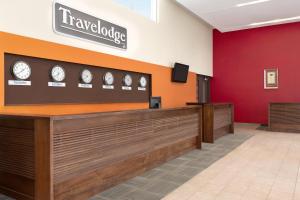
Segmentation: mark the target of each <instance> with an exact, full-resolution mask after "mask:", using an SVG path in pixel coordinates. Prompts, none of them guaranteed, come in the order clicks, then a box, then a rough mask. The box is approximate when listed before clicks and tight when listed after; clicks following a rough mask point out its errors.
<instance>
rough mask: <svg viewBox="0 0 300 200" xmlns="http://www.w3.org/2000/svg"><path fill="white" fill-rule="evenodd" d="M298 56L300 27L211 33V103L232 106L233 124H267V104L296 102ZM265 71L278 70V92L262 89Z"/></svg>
mask: <svg viewBox="0 0 300 200" xmlns="http://www.w3.org/2000/svg"><path fill="white" fill-rule="evenodd" d="M299 52H300V23H290V24H284V25H276V26H269V27H264V28H256V29H249V30H242V31H234V32H227V33H220V32H219V31H217V30H214V32H213V55H214V58H213V63H214V64H213V65H214V77H213V79H212V86H211V87H212V91H211V95H212V100H213V101H215V102H233V103H234V105H235V121H237V122H248V123H267V121H268V104H269V103H270V102H299V101H300V93H299V88H300V79H299V77H300V76H299V74H300V59H299ZM265 68H278V71H279V88H278V89H274V90H266V89H264V69H265Z"/></svg>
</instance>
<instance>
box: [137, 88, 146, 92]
mask: <svg viewBox="0 0 300 200" xmlns="http://www.w3.org/2000/svg"><path fill="white" fill-rule="evenodd" d="M138 90H139V91H146V88H144V87H138Z"/></svg>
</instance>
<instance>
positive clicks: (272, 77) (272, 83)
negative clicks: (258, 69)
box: [264, 69, 278, 89]
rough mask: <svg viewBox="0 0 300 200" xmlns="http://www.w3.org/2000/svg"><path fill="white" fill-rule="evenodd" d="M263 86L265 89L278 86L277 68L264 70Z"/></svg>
mask: <svg viewBox="0 0 300 200" xmlns="http://www.w3.org/2000/svg"><path fill="white" fill-rule="evenodd" d="M264 88H265V89H277V88H278V69H265V70H264Z"/></svg>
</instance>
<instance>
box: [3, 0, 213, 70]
mask: <svg viewBox="0 0 300 200" xmlns="http://www.w3.org/2000/svg"><path fill="white" fill-rule="evenodd" d="M59 2H61V3H63V4H65V5H67V6H70V7H72V8H74V9H77V10H81V11H84V12H87V13H88V14H91V15H94V16H96V17H98V18H102V19H105V20H108V21H111V22H113V23H116V24H119V25H121V26H123V27H126V28H127V31H128V49H127V50H126V51H124V50H119V49H115V48H111V47H107V46H104V45H101V44H97V43H93V42H89V41H84V40H78V39H75V38H70V37H66V36H62V35H58V34H56V33H54V31H53V29H52V4H53V2H52V0H1V1H0V31H3V32H9V33H14V34H18V35H24V36H28V37H33V38H37V39H42V40H47V41H51V42H56V43H60V44H65V45H69V46H75V47H80V48H84V49H89V50H93V51H97V52H104V53H108V54H112V55H118V56H121V57H127V58H132V59H136V60H141V61H146V62H150V63H154V64H159V65H164V66H172V64H173V63H174V62H182V63H186V64H189V65H190V70H191V71H193V72H196V73H199V74H205V75H212V28H211V27H210V26H209V25H207V24H205V23H204V22H202V21H201V20H200V19H198V18H196V17H195V16H193V15H192V14H190V13H189V12H188V11H186V10H185V9H184V8H182V7H181V6H179V5H178V4H177V3H175V1H174V0H158V8H159V13H158V15H159V16H158V23H155V22H153V21H151V20H149V19H147V18H145V17H143V16H141V15H139V14H136V13H135V12H133V11H131V10H129V9H127V8H126V7H124V6H122V5H119V4H117V3H115V2H114V1H113V0H59Z"/></svg>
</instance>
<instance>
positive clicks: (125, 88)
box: [122, 86, 132, 90]
mask: <svg viewBox="0 0 300 200" xmlns="http://www.w3.org/2000/svg"><path fill="white" fill-rule="evenodd" d="M122 90H132V88H131V87H129V86H122Z"/></svg>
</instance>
